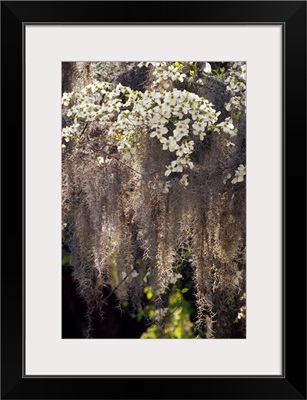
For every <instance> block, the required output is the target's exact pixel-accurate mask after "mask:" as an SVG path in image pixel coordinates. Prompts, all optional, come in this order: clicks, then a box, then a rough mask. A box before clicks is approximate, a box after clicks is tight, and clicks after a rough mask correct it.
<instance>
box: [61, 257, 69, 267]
mask: <svg viewBox="0 0 307 400" xmlns="http://www.w3.org/2000/svg"><path fill="white" fill-rule="evenodd" d="M69 262H70V256H64V257H62V267H64V265H66V264H68V263H69Z"/></svg>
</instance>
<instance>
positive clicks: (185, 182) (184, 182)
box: [180, 174, 189, 186]
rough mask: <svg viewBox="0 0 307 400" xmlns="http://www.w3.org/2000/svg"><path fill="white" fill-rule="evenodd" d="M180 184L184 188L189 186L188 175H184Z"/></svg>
mask: <svg viewBox="0 0 307 400" xmlns="http://www.w3.org/2000/svg"><path fill="white" fill-rule="evenodd" d="M180 183H181V185H183V186H188V184H189V181H188V174H184V175H182V178H181V179H180Z"/></svg>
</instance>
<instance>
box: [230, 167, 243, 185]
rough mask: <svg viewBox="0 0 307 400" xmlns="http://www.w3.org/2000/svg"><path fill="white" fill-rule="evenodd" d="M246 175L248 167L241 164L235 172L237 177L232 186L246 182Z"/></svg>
mask: <svg viewBox="0 0 307 400" xmlns="http://www.w3.org/2000/svg"><path fill="white" fill-rule="evenodd" d="M244 175H246V167H245V166H244V165H243V164H240V165H239V167H238V169H237V170H236V172H235V177H234V178H233V180H232V181H231V183H232V184H234V183H237V182H243V181H244Z"/></svg>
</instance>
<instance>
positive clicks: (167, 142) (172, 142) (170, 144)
mask: <svg viewBox="0 0 307 400" xmlns="http://www.w3.org/2000/svg"><path fill="white" fill-rule="evenodd" d="M160 142H161V143H163V147H162V149H163V150H169V151H171V152H173V151H175V150H176V149H177V141H176V138H175V137H173V136H170V137H169V138H168V139H166V138H164V137H162V138H161V139H160Z"/></svg>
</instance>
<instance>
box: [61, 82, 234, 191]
mask: <svg viewBox="0 0 307 400" xmlns="http://www.w3.org/2000/svg"><path fill="white" fill-rule="evenodd" d="M123 96H124V97H125V99H126V101H125V102H123V100H122V98H123ZM63 98H65V99H66V98H67V93H64V95H63ZM70 98H74V102H75V104H74V105H73V106H72V107H71V108H70V109H68V111H67V115H68V116H70V117H72V118H73V119H74V124H73V125H71V126H70V127H67V128H64V129H63V130H62V135H63V137H64V139H65V140H66V141H69V140H70V139H72V138H73V137H74V136H78V135H80V132H81V130H82V127H81V125H82V123H83V124H84V123H87V122H93V121H95V122H97V123H99V124H100V125H101V126H103V127H104V128H106V129H107V131H108V136H109V137H110V138H111V139H112V140H114V141H115V142H116V144H117V149H118V151H119V152H120V153H121V154H122V157H123V159H124V160H129V159H130V158H131V157H132V156H133V155H134V154H136V152H137V147H138V143H139V140H141V139H142V135H143V134H144V132H145V133H146V132H147V133H149V136H150V137H151V138H156V139H157V140H159V141H160V143H161V145H162V150H167V151H169V152H170V153H174V154H175V155H176V159H174V160H172V161H171V163H170V164H169V165H167V166H166V171H165V176H169V175H170V174H171V173H175V172H177V173H178V172H179V173H180V172H183V170H184V169H186V168H189V169H192V168H193V166H194V165H193V162H192V161H191V158H190V155H191V154H192V153H193V150H194V144H195V139H194V138H195V137H198V138H199V140H201V141H203V140H204V137H205V136H206V130H207V128H208V127H210V126H214V124H215V123H216V122H217V120H218V116H219V114H220V113H219V112H216V110H215V109H214V108H213V107H212V104H211V103H209V101H208V100H206V99H204V98H202V97H199V96H198V95H196V94H194V93H190V92H187V91H186V90H184V91H181V90H178V89H173V90H171V91H166V90H164V91H162V92H157V91H155V90H152V91H149V90H147V91H145V92H144V93H142V92H139V91H134V90H132V89H130V88H129V87H125V86H122V85H121V84H118V85H117V86H116V87H115V88H114V89H113V90H111V87H110V84H109V83H107V82H97V81H96V82H94V83H93V84H90V85H88V86H86V87H85V88H84V89H83V90H82V91H81V94H75V95H72V96H70ZM227 126H228V128H227ZM227 126H226V125H225V126H223V129H224V130H225V129H228V130H229V132H230V131H231V123H230V122H229V123H228V125H227ZM78 128H79V129H78ZM180 183H181V184H182V185H184V186H187V185H188V180H187V175H184V176H183V177H182V179H181V181H180ZM164 190H165V192H167V191H168V188H167V187H165V188H164Z"/></svg>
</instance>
